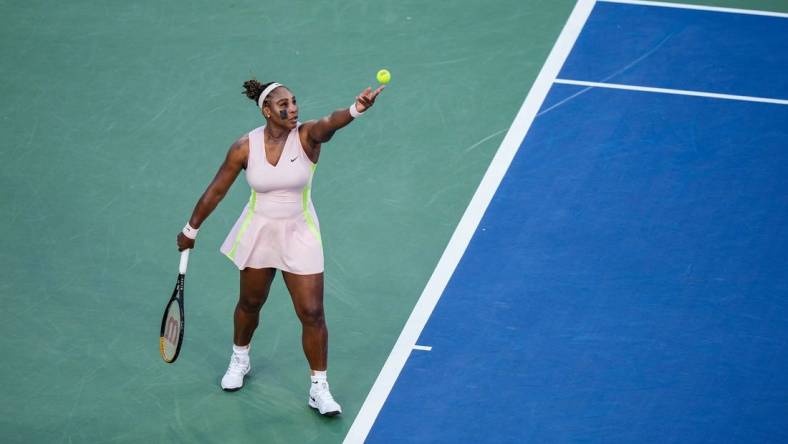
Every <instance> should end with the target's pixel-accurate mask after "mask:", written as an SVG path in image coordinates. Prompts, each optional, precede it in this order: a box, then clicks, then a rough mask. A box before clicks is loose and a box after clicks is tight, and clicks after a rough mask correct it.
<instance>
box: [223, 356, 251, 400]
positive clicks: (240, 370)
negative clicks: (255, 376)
mask: <svg viewBox="0 0 788 444" xmlns="http://www.w3.org/2000/svg"><path fill="white" fill-rule="evenodd" d="M250 370H252V366H251V365H250V364H249V356H245V357H242V356H239V355H238V354H237V353H233V356H232V357H231V358H230V366H229V367H227V373H225V374H224V377H223V378H222V390H224V391H226V392H234V391H236V390H238V389H239V388H241V387H243V386H244V376H246V375H247V373H249V371H250Z"/></svg>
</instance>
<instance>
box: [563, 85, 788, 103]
mask: <svg viewBox="0 0 788 444" xmlns="http://www.w3.org/2000/svg"><path fill="white" fill-rule="evenodd" d="M555 83H562V84H564V85H578V86H589V87H592V88H610V89H625V90H628V91H643V92H652V93H662V94H677V95H682V96H695V97H711V98H713V99H726V100H741V101H745V102H761V103H773V104H776V105H788V100H783V99H771V98H768V97H754V96H736V95H733V94H718V93H710V92H703V91H689V90H685V89H669V88H653V87H650V86H636V85H622V84H620V83H602V82H586V81H584V80H567V79H555Z"/></svg>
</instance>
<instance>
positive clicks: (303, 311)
mask: <svg viewBox="0 0 788 444" xmlns="http://www.w3.org/2000/svg"><path fill="white" fill-rule="evenodd" d="M298 319H300V320H301V323H302V324H303V325H305V326H309V327H320V326H322V325H325V323H326V317H325V314H324V312H323V306H322V305H310V306H306V307H301V308H300V309H299V310H298Z"/></svg>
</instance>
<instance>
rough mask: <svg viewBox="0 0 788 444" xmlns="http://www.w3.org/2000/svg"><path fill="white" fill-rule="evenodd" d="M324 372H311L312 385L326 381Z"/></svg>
mask: <svg viewBox="0 0 788 444" xmlns="http://www.w3.org/2000/svg"><path fill="white" fill-rule="evenodd" d="M327 378H328V377H327V376H326V371H325V370H324V371H317V370H312V383H315V384H316V383H319V382H326V380H327Z"/></svg>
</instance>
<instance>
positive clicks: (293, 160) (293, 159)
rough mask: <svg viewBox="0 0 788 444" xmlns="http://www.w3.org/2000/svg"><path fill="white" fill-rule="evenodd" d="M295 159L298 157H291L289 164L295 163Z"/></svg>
mask: <svg viewBox="0 0 788 444" xmlns="http://www.w3.org/2000/svg"><path fill="white" fill-rule="evenodd" d="M296 159H298V156H296V157H293V158H292V159H290V161H291V162H295V161H296Z"/></svg>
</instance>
